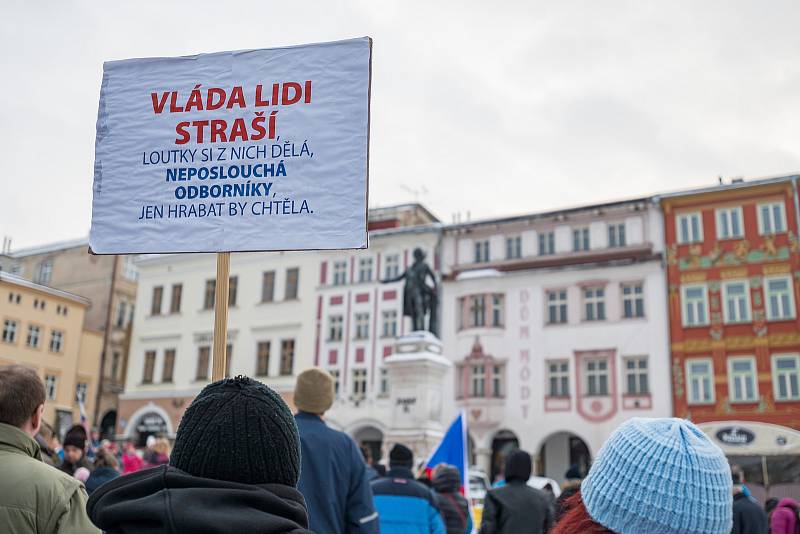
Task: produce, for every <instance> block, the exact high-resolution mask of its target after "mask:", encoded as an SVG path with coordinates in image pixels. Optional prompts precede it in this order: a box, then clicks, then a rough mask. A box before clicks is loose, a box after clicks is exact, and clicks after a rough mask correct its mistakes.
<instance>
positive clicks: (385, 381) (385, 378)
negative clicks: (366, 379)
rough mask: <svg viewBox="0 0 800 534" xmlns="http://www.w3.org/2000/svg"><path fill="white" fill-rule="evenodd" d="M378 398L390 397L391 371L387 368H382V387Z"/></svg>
mask: <svg viewBox="0 0 800 534" xmlns="http://www.w3.org/2000/svg"><path fill="white" fill-rule="evenodd" d="M378 396H380V397H388V396H389V370H388V369H387V368H385V367H381V387H380V391H379V392H378Z"/></svg>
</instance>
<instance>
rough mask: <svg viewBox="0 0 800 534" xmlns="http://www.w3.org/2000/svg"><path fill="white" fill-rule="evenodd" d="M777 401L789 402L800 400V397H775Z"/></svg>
mask: <svg viewBox="0 0 800 534" xmlns="http://www.w3.org/2000/svg"><path fill="white" fill-rule="evenodd" d="M775 402H781V403H787V402H800V397H794V398H791V399H779V398H778V397H775Z"/></svg>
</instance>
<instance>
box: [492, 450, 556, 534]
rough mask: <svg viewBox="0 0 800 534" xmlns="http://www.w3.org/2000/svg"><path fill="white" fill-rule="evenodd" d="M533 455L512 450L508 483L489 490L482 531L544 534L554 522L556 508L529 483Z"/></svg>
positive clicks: (507, 463)
mask: <svg viewBox="0 0 800 534" xmlns="http://www.w3.org/2000/svg"><path fill="white" fill-rule="evenodd" d="M531 471H532V463H531V455H530V454H528V453H527V452H525V451H521V450H517V451H514V452H512V453H511V454H510V455H509V456H508V458H507V459H506V469H505V480H506V484H505V486H503V487H501V488H497V489H493V490H491V491H489V492H488V493H487V494H486V499H485V500H484V503H483V521H482V523H481V530H480V534H523V533H524V534H544V533H546V532H547V531H548V530H550V527H552V526H553V511H552V509H551V508H550V505H549V504H548V502H547V497H546V496H545V495H544V494H543V492H542V491H541V490H538V489H536V488H532V487H530V486H528V479H529V478H530V477H531Z"/></svg>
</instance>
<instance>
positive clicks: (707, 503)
mask: <svg viewBox="0 0 800 534" xmlns="http://www.w3.org/2000/svg"><path fill="white" fill-rule="evenodd" d="M731 495H732V479H731V471H730V467H729V466H728V461H727V460H726V458H725V455H724V454H723V453H722V451H721V450H720V449H719V447H717V446H716V445H714V444H713V443H712V442H711V441H710V440H709V439H708V437H706V435H705V434H704V433H703V431H702V430H700V429H699V428H697V427H696V426H695V425H693V424H692V423H691V422H689V421H687V420H684V419H675V418H665V419H645V418H639V417H634V418H633V419H629V420H628V421H626V422H625V423H623V424H622V425H621V426H620V427H619V428H617V429H616V430H615V431H614V433H612V434H611V436H610V437H609V438H608V440H607V441H606V442H605V444H604V445H603V447H602V448H601V449H600V452H599V454H598V455H597V458H596V459H595V462H594V463H593V464H592V467H591V469H590V470H589V474H588V475H587V476H586V479H584V481H583V484H581V489H580V491H579V492H578V493H576V494H575V495H573V496H572V498H570V499H569V500H568V501H567V511H566V512H565V513H564V516H563V517H562V518H561V520H560V521H559V522H558V523H557V524H556V526H555V528H554V529H553V531H552V532H551V534H575V533H577V532H580V533H581V534H730V532H731V527H732V526H733V499H732V498H731Z"/></svg>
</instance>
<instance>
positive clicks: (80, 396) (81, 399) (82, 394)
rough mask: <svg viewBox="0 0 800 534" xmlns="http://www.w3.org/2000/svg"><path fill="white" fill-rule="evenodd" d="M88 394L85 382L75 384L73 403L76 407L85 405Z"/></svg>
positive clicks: (87, 386) (87, 385)
mask: <svg viewBox="0 0 800 534" xmlns="http://www.w3.org/2000/svg"><path fill="white" fill-rule="evenodd" d="M88 393H89V384H87V383H86V382H78V383H77V384H75V402H77V403H78V405H81V404H84V405H85V404H86V397H88Z"/></svg>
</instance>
